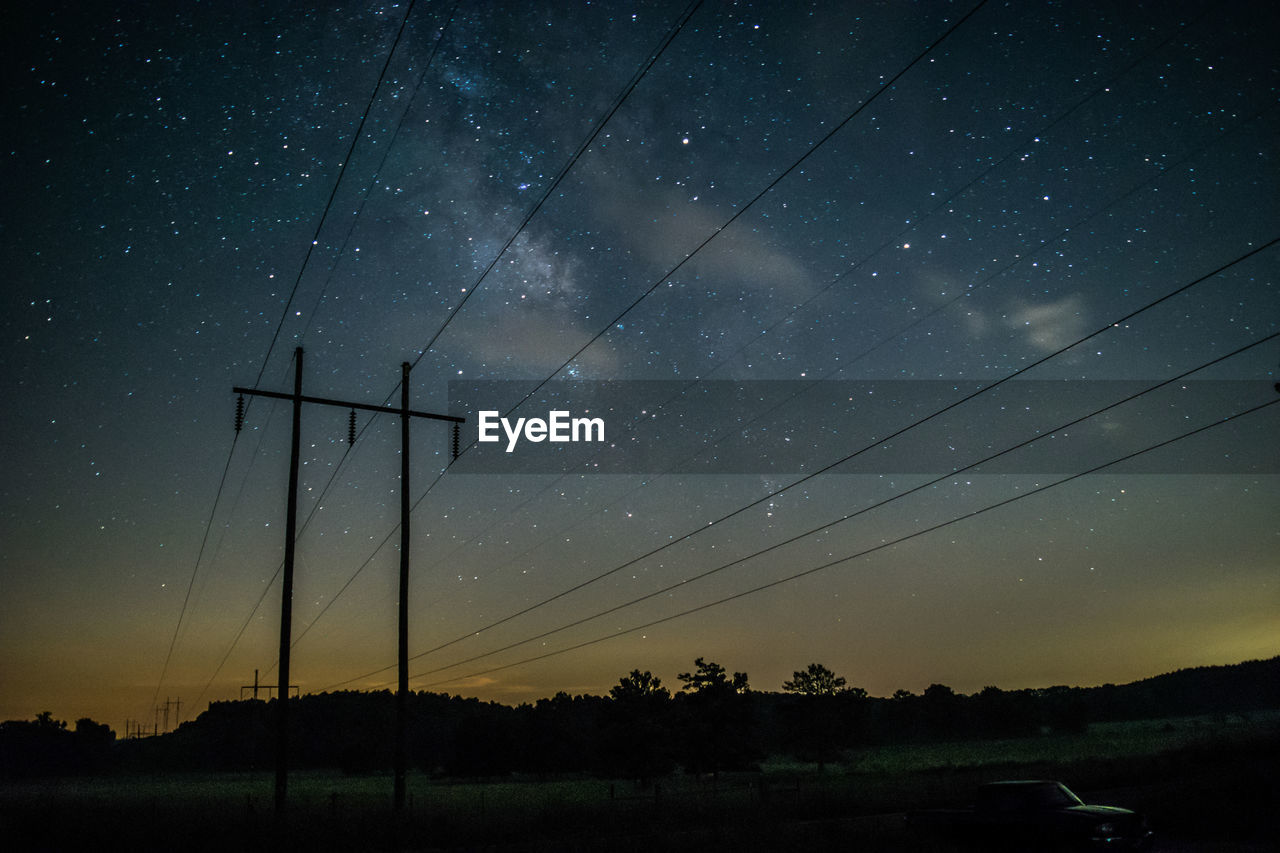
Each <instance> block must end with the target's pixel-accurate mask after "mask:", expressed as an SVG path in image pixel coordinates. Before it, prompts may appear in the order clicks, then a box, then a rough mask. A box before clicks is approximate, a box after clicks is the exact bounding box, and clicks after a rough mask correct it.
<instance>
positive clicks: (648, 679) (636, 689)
mask: <svg viewBox="0 0 1280 853" xmlns="http://www.w3.org/2000/svg"><path fill="white" fill-rule="evenodd" d="M609 695H610V696H612V697H613V699H614V700H615V701H617V702H630V701H636V700H641V699H646V698H649V697H656V698H661V699H670V698H671V691H670V690H668V689H667V688H665V687H663V686H662V680H661V679H659V678H657V677H656V676H655V675H654V674H653V673H652V672H649V670H647V669H646V670H645V671H644V672H641V671H640V670H638V669H633V670H631V674H630V675H627V676H623V677H622V678H620V679H618V683H617V684H615V685H614V686H613V687H611V688H609Z"/></svg>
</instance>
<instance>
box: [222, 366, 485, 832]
mask: <svg viewBox="0 0 1280 853" xmlns="http://www.w3.org/2000/svg"><path fill="white" fill-rule="evenodd" d="M409 369H410V364H409V362H407V361H406V362H403V363H402V364H401V366H400V406H399V408H393V407H391V406H373V405H369V404H367V403H353V402H349V401H344V400H330V399H326V398H324V397H309V396H304V395H303V393H302V347H298V348H297V349H296V350H294V380H293V393H292V394H284V393H280V392H277V391H261V390H258V389H256V388H241V387H234V388H232V389H231V390H232V392H233V393H236V394H240V395H241V399H240V401H239V402H237V405H236V431H237V432H239V431H240V428H241V426H243V419H244V402H243V395H245V394H249V395H252V396H259V397H272V398H274V399H277V400H290V401H291V402H292V403H293V437H292V442H291V451H290V456H289V499H288V506H287V510H286V512H287V515H288V518H287V520H286V523H285V546H284V578H283V586H282V591H281V603H280V660H279V665H278V666H279V670H280V686H279V688H278V692H277V694H276V697H277V699H278V700H279V702H278V708H277V717H276V740H277V743H276V814H277V815H283V814H284V809H285V803H286V800H287V794H288V784H289V783H288V775H289V763H288V737H289V724H288V711H287V708H288V704H289V702H288V697H289V646H290V642H291V638H292V623H293V563H294V546H295V543H294V540H295V539H296V538H297V515H298V463H299V448H300V446H301V438H300V434H301V424H302V404H303V403H315V404H318V405H322V406H339V407H341V408H344V409H351V427H350V430H349V434H348V439H349V441H350V442H352V443H354V442H355V410H356V409H360V410H362V411H369V412H379V413H382V414H392V415H398V416H399V417H400V443H401V446H400V602H399V643H398V645H399V670H400V673H399V674H400V678H399V685H398V688H397V691H396V729H395V732H396V734H395V739H396V743H395V751H396V758H395V809H396V811H397V812H401V811H403V810H404V800H405V776H406V770H407V767H408V736H407V732H408V709H409V509H410V506H409V501H410V498H409V419H410V418H411V417H416V418H429V419H431V420H438V421H447V422H449V423H452V424H453V429H454V442H453V447H454V455H455V456H456V455H457V446H458V442H457V430H458V425H459V424H463V423H466V419H465V418H460V417H455V416H453V415H441V414H435V413H432V412H417V411H414V410H412V409H410V408H409ZM254 681H255V684H256V682H257V678H256V675H255V678H254Z"/></svg>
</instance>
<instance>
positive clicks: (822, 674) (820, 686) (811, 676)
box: [782, 663, 847, 696]
mask: <svg viewBox="0 0 1280 853" xmlns="http://www.w3.org/2000/svg"><path fill="white" fill-rule="evenodd" d="M792 675H793V676H794V677H793V678H792V680H791V681H784V682H782V689H783V690H785V691H786V692H788V693H798V694H800V695H801V696H834V695H836V694H837V693H840V692H842V691H843V690H844V686H845V684H846V683H847V682H846V681H845V679H844V678H842V677H840V676H838V675H836V674H835V673H834V672H832V671H831V670H829V669H827V668H826V667H825V666H823V665H822V664H820V663H811V664H809V668H808V669H806V670H805V671H804V672H796V673H792Z"/></svg>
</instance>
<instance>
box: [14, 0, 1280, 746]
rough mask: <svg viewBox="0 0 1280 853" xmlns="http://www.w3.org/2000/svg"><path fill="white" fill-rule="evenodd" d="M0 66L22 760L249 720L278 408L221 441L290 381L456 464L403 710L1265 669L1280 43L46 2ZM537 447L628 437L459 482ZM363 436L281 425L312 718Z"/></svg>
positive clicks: (1122, 18)
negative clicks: (800, 684)
mask: <svg viewBox="0 0 1280 853" xmlns="http://www.w3.org/2000/svg"><path fill="white" fill-rule="evenodd" d="M406 13H407V19H406ZM402 25H403V26H402ZM5 30H6V32H5V36H4V39H5V45H4V50H3V55H4V60H3V61H4V63H5V81H6V84H5V93H4V112H3V124H2V126H3V133H4V145H3V149H2V150H3V155H4V158H5V163H4V169H3V182H4V185H3V198H4V208H3V210H4V213H3V220H2V222H0V239H2V240H3V248H4V264H5V273H4V280H5V286H4V287H3V311H2V312H0V324H2V325H3V336H2V337H0V342H2V343H0V346H3V354H2V356H0V357H2V358H3V365H4V370H3V371H2V372H0V382H2V383H3V390H4V394H3V399H4V405H5V415H4V418H3V438H4V449H5V452H4V454H3V456H2V457H0V458H2V459H3V461H2V462H0V465H2V466H3V467H2V468H0V719H26V718H31V717H33V716H34V715H35V714H36V713H38V712H40V711H43V710H46V709H47V710H51V711H52V712H53V713H54V715H55V716H56V717H58V718H63V719H76V718H79V717H82V716H91V717H93V718H95V719H98V720H101V721H103V722H107V723H109V724H111V725H112V727H113V728H115V729H117V731H120V732H121V733H123V730H124V727H125V723H126V720H142V721H144V722H145V723H146V724H148V725H150V724H151V722H152V721H153V719H154V715H155V711H154V708H155V706H156V704H157V703H160V704H163V703H164V702H165V700H166V699H178V698H181V700H182V703H183V706H182V716H183V717H184V718H189V717H190V716H192V715H193V714H195V713H198V712H200V711H201V710H203V709H204V708H205V707H206V706H207V703H208V702H210V701H215V700H223V699H234V698H238V697H239V696H240V695H241V686H242V685H246V684H249V683H251V682H252V680H253V673H254V670H255V669H257V670H259V671H260V673H261V678H262V680H263V681H264V682H269V683H273V684H274V682H275V678H276V658H277V651H278V631H279V619H280V580H279V568H280V565H281V560H282V556H283V552H284V548H283V536H284V519H285V483H286V479H287V472H288V461H289V406H288V404H287V403H279V402H273V401H271V400H269V399H267V398H263V397H251V398H248V400H247V402H248V412H247V415H246V418H245V425H244V429H243V431H242V432H240V433H239V435H238V436H237V434H236V433H235V431H234V429H233V415H234V411H235V400H236V395H235V394H233V393H232V390H231V389H232V387H233V386H248V387H257V388H260V389H264V390H272V391H288V390H290V389H291V387H292V378H293V370H294V367H293V365H294V351H295V348H297V347H302V348H303V349H304V350H305V357H304V392H305V393H308V394H313V395H317V396H324V397H330V398H336V399H340V400H348V401H357V402H364V403H368V404H373V405H378V404H382V403H384V402H390V403H394V404H395V405H398V404H399V395H400V390H399V381H400V375H401V374H400V372H401V364H402V363H403V362H409V363H411V364H412V365H413V370H412V374H411V381H410V393H411V397H412V407H413V408H415V409H419V410H425V411H434V412H449V411H454V412H458V413H461V412H463V411H466V412H467V414H468V417H469V421H468V423H467V425H466V426H465V427H464V428H463V429H462V432H461V443H462V447H463V450H464V452H463V454H462V456H461V458H460V459H459V460H458V461H457V462H456V463H453V464H452V466H451V465H450V455H449V438H450V436H449V430H448V427H447V426H446V425H444V424H441V423H439V422H431V421H426V420H415V421H414V422H413V424H412V430H413V438H412V453H411V459H412V468H413V472H412V485H411V489H410V494H411V497H412V498H413V501H414V506H415V509H414V511H413V524H412V531H413V537H412V548H411V554H412V588H411V594H410V598H409V600H410V610H411V615H412V623H411V629H410V651H411V653H412V654H414V655H415V659H414V660H413V662H412V664H411V670H410V671H411V673H412V674H413V676H414V677H413V679H412V681H411V685H412V686H413V687H414V688H415V689H429V690H433V691H443V692H449V693H457V694H463V695H468V696H478V697H481V698H483V699H494V700H497V701H501V702H507V703H518V702H522V701H531V700H534V699H537V698H540V697H544V696H551V695H553V694H554V693H556V692H557V691H566V692H568V693H571V694H578V693H595V694H603V693H605V692H607V691H608V688H609V687H610V686H611V685H612V684H614V683H616V682H617V679H618V678H619V677H620V676H622V675H625V674H626V673H628V672H629V671H630V670H632V669H636V668H638V669H641V670H645V669H648V670H651V671H653V672H654V674H656V675H658V676H659V677H660V678H662V679H663V681H664V682H666V683H667V684H669V685H673V686H675V685H676V678H675V676H676V674H677V673H678V672H680V671H687V670H689V669H690V668H691V666H692V662H693V660H694V658H695V657H705V658H707V659H709V660H713V661H716V662H718V663H720V664H722V665H723V666H725V667H726V668H728V669H729V670H730V671H745V672H747V673H748V675H749V676H750V681H751V685H752V687H754V688H756V689H764V690H778V689H780V688H781V684H782V682H783V681H784V680H785V679H787V678H790V677H791V674H792V672H793V671H795V670H798V669H803V668H804V667H805V666H806V665H807V664H809V663H811V662H814V661H817V662H821V663H823V664H825V665H826V666H828V667H829V668H831V669H832V670H834V671H835V672H836V673H837V674H839V675H842V676H844V677H846V678H847V679H848V681H849V683H850V684H851V685H857V686H861V687H864V688H866V689H867V690H869V691H870V692H871V693H872V694H874V695H888V694H891V693H892V692H893V691H894V690H897V689H899V688H903V689H908V690H912V691H914V692H920V691H921V690H923V689H924V688H925V687H927V686H928V685H929V684H930V683H934V682H941V683H945V684H948V685H950V686H952V687H953V688H955V689H956V690H958V691H961V692H973V691H976V690H980V689H981V688H982V687H983V686H985V685H997V686H1000V687H1002V688H1006V689H1013V688H1020V687H1043V686H1050V685H1054V684H1080V685H1091V684H1100V683H1105V682H1123V681H1129V680H1133V679H1137V678H1142V677H1146V676H1150V675H1155V674H1159V673H1161V672H1165V671H1169V670H1172V669H1176V668H1180V667H1187V666H1197V665H1204V664H1222V663H1234V662H1238V661H1241V660H1246V659H1250V658H1261V657H1270V656H1273V655H1275V654H1277V652H1280V572H1277V569H1278V568H1280V559H1278V558H1277V555H1278V554H1280V454H1278V453H1277V450H1276V447H1277V443H1276V441H1277V436H1280V431H1278V430H1280V407H1276V406H1270V407H1268V408H1265V409H1261V410H1258V411H1250V410H1252V409H1255V408H1257V407H1259V406H1263V405H1264V404H1270V403H1273V402H1276V401H1277V400H1280V395H1278V394H1277V393H1276V390H1275V388H1274V383H1275V382H1276V381H1277V378H1278V377H1277V373H1278V372H1280V338H1277V337H1275V336H1276V335H1277V333H1280V292H1278V285H1277V270H1278V269H1280V246H1277V245H1276V243H1275V241H1276V240H1277V239H1278V238H1280V171H1278V170H1277V154H1278V153H1280V109H1278V107H1280V105H1278V103H1277V100H1278V95H1280V61H1278V60H1277V57H1278V56H1280V54H1277V52H1276V45H1277V44H1280V23H1278V20H1277V18H1276V16H1275V14H1274V10H1273V9H1272V8H1271V4H1269V3H1262V2H1258V3H1234V2H1228V3H1209V2H1159V3H1146V4H1143V3H1133V2H1102V3H1093V4H1079V3H1074V2H1072V3H1067V2H1063V3H1046V2H1030V0H1028V2H1008V3H1001V2H986V3H981V4H977V5H976V6H975V4H973V3H970V2H957V3H948V2H918V3H908V2H834V0H833V2H817V3H806V2H799V3H790V2H757V3H750V2H727V0H725V1H724V2H713V0H707V2H695V3H692V4H689V3H687V2H686V0H674V2H669V1H668V0H653V2H623V0H617V2H614V0H601V2H583V0H559V2H536V0H533V1H532V2H530V1H528V0H525V1H524V2H518V3H517V2H484V3H478V2H458V3H453V2H426V0H417V2H415V3H413V4H411V5H410V6H408V7H407V6H406V5H404V4H375V3H346V4H302V3H287V2H277V0H266V2H255V3H230V2H181V3H168V2H163V3H162V2H128V3H116V4H112V3H59V2H54V3H47V4H34V5H32V6H31V8H30V9H29V10H26V11H21V12H10V17H9V19H8V20H7V21H6V27H5ZM353 143H354V144H353ZM1201 367H1204V369H1202V370H1197V369H1198V368H1201ZM654 380H660V381H654ZM1168 380H1174V381H1172V382H1168V384H1166V385H1163V386H1162V387H1160V388H1157V389H1155V390H1152V391H1151V392H1150V393H1147V394H1143V395H1142V396H1140V397H1137V398H1136V399H1134V400H1132V401H1130V402H1121V401H1123V400H1124V399H1125V398H1126V397H1129V396H1132V395H1135V394H1139V393H1141V392H1144V391H1146V390H1147V389H1149V388H1151V387H1152V386H1156V385H1159V384H1160V383H1165V382H1166V381H1168ZM570 383H572V384H570ZM992 386H994V387H992ZM970 397H971V398H972V399H966V398H970ZM556 400H560V401H568V402H567V403H566V408H569V409H572V410H573V413H574V414H575V415H578V414H580V413H586V412H587V410H590V411H589V414H590V416H593V417H597V416H598V417H601V418H602V419H603V421H604V423H605V430H606V436H605V438H606V441H605V442H604V443H602V444H599V443H598V444H592V445H588V444H585V443H584V444H577V445H572V446H569V445H560V446H557V447H552V446H551V445H549V444H543V445H541V446H538V447H535V446H534V445H532V444H531V443H525V444H523V445H520V446H518V447H516V448H515V449H514V450H513V452H512V453H511V454H504V453H503V452H502V448H501V447H497V449H496V450H495V447H496V446H495V445H486V446H485V447H480V446H473V445H474V442H475V440H476V437H477V428H476V423H475V419H474V417H473V415H474V411H475V409H476V408H477V407H479V408H484V409H492V410H497V411H500V412H501V413H502V414H503V415H507V414H510V415H511V417H512V418H513V419H514V418H515V417H543V418H545V417H546V416H547V413H548V411H549V410H550V409H552V408H555V407H556V406H557V405H559V404H554V405H553V403H554V401H556ZM517 404H519V406H518V408H515V410H514V412H513V407H517ZM1112 404H1118V405H1115V406H1113V407H1112V408H1108V409H1106V411H1102V412H1099V413H1097V414H1094V413H1095V412H1098V410H1100V409H1104V408H1105V407H1108V406H1111V405H1112ZM943 409H946V411H945V412H944V413H942V414H939V415H937V416H934V413H935V412H940V411H941V410H943ZM1236 415H1238V417H1233V416H1236ZM347 417H348V413H347V411H346V410H345V409H341V408H332V407H323V406H308V407H305V408H304V411H303V416H302V445H303V456H302V462H303V464H302V473H301V495H302V496H301V502H300V512H301V519H300V524H301V525H302V529H301V533H300V535H299V537H298V561H297V569H296V572H297V574H296V588H295V594H294V631H293V636H294V638H295V640H296V643H295V645H294V649H293V658H292V669H291V674H292V681H293V682H294V683H296V684H298V685H299V687H300V689H301V690H302V691H303V692H317V691H321V690H333V689H372V688H378V689H382V688H387V687H394V679H395V671H394V669H390V668H387V669H383V668H384V667H389V666H390V665H393V664H394V662H395V650H396V645H395V643H396V633H395V625H396V621H395V619H396V597H397V592H396V579H397V571H398V561H399V556H398V546H399V533H398V529H397V525H398V523H399V499H400V498H399V494H400V491H399V490H400V481H399V471H400V460H399V453H400V443H399V442H400V437H399V435H400V433H399V422H398V419H397V418H395V417H393V416H390V415H381V414H368V413H362V414H360V415H359V417H358V419H357V420H358V424H357V429H358V430H359V437H358V439H357V441H356V442H355V444H354V445H350V446H349V445H348V444H347V442H346V437H347V435H346V433H347ZM1228 418H1231V419H1230V420H1229V421H1226V422H1224V419H1228ZM926 419H927V420H926ZM1215 423H1220V425H1218V426H1211V425H1213V424H1215ZM917 424H919V426H917ZM1203 427H1210V428H1208V429H1205V430H1203V431H1201V432H1198V433H1196V434H1194V435H1192V436H1190V437H1187V438H1180V436H1182V435H1184V434H1186V433H1190V432H1192V431H1195V430H1200V429H1201V428H1203ZM1037 436H1040V437H1041V439H1040V440H1039V441H1036V442H1035V443H1034V444H1030V445H1028V446H1027V447H1025V448H1023V449H1020V450H1016V451H1012V452H1011V453H1009V454H1003V455H1001V456H1000V458H999V459H995V460H991V461H990V462H986V463H985V464H978V463H983V462H984V460H986V459H987V457H990V456H993V455H995V454H998V453H1001V451H1004V450H1006V449H1009V448H1013V447H1015V446H1017V445H1020V444H1023V443H1025V442H1029V441H1030V440H1031V439H1033V438H1036V437H1037ZM1164 442H1170V443H1168V444H1167V445H1164V446H1162V447H1159V448H1156V449H1154V450H1151V451H1150V452H1146V453H1144V452H1143V451H1146V450H1147V449H1148V448H1152V447H1154V446H1155V445H1159V444H1161V443H1164ZM535 452H536V453H541V454H543V455H542V456H541V457H538V456H536V455H534V454H535ZM1019 454H1022V455H1019ZM1131 454H1139V455H1137V456H1134V457H1133V458H1130V459H1127V460H1124V461H1122V462H1120V463H1119V464H1117V465H1114V466H1111V467H1103V466H1106V465H1107V463H1110V462H1112V461H1115V460H1120V459H1121V458H1122V457H1126V456H1129V455H1131ZM975 465H976V466H977V467H970V466H975ZM1095 469H1096V470H1095ZM1077 475H1081V476H1077ZM1064 480H1065V482H1063V483H1062V484H1061V485H1058V486H1054V485H1053V484H1054V483H1056V482H1059V481H1064ZM792 484H794V485H792ZM917 487H918V488H917ZM1042 488H1043V489H1044V490H1043V491H1037V490H1039V489H1042ZM912 490H914V491H912ZM1011 498H1017V500H1014V501H1012V502H1009V503H1005V504H1003V505H1001V506H995V505H996V504H1001V503H1002V502H1006V501H1010V499H1011ZM987 507H992V508H991V509H989V510H988V509H985V508H987ZM984 510H985V511H984ZM842 520H843V521H842ZM953 520H954V523H948V522H952V521H953ZM811 531H812V532H811ZM801 534H807V535H801ZM664 546H665V547H664ZM633 602H634V603H633ZM592 617H594V618H592ZM558 629H561V630H558Z"/></svg>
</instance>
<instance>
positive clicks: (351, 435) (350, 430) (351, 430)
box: [347, 409, 356, 444]
mask: <svg viewBox="0 0 1280 853" xmlns="http://www.w3.org/2000/svg"><path fill="white" fill-rule="evenodd" d="M355 443H356V410H355V409H352V410H351V417H350V418H348V419H347V444H355Z"/></svg>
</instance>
